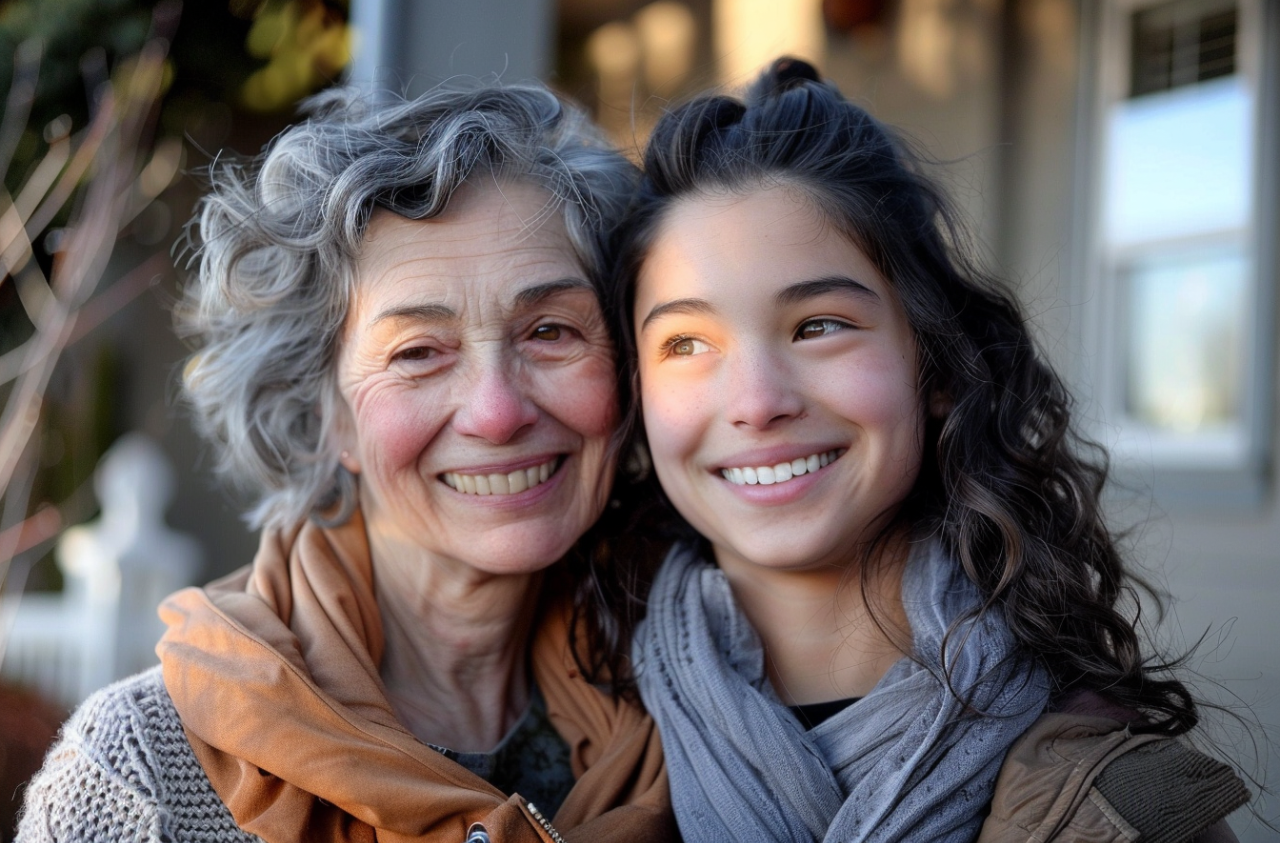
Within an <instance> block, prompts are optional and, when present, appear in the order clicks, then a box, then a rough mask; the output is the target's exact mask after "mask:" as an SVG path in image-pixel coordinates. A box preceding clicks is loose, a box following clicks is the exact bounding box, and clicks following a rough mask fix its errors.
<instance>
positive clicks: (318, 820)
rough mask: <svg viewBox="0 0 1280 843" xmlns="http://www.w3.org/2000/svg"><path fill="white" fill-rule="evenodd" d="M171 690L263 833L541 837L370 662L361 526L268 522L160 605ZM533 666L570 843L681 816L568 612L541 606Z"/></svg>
mask: <svg viewBox="0 0 1280 843" xmlns="http://www.w3.org/2000/svg"><path fill="white" fill-rule="evenodd" d="M160 614H161V617H162V618H163V619H164V621H165V622H166V624H168V627H169V629H168V631H167V632H166V633H165V636H164V638H163V639H162V640H161V642H160V644H159V645H158V646H157V648H156V649H157V652H158V653H159V655H160V659H161V663H162V665H163V673H164V681H165V687H166V688H167V689H168V691H169V695H170V696H171V697H172V698H173V702H174V705H175V706H176V708H177V710H178V714H179V715H180V716H181V718H182V722H183V727H184V729H185V730H186V733H187V737H188V739H189V740H190V742H191V746H192V749H193V750H194V751H195V754H196V757H197V758H198V759H199V760H200V763H201V766H203V767H204V769H205V772H206V773H207V774H208V776H209V780H210V782H211V783H212V785H213V787H214V790H215V791H216V792H217V793H218V796H219V797H220V798H221V799H222V801H223V802H224V803H226V805H227V807H228V809H229V810H230V811H231V814H232V816H233V817H234V818H235V820H236V822H237V823H238V824H239V825H240V826H241V827H242V828H244V829H245V830H246V831H249V832H251V833H253V834H257V835H258V836H260V837H262V838H263V839H265V840H267V841H269V843H296V841H302V840H306V841H332V842H333V843H339V841H341V843H348V841H374V840H377V841H389V842H390V843H402V842H403V843H408V841H431V842H432V843H434V841H449V843H456V841H462V840H464V839H465V838H466V832H467V829H468V828H469V826H470V825H471V824H472V823H473V822H481V823H484V825H485V826H486V827H487V829H488V831H489V834H490V836H491V839H493V840H494V841H495V843H498V841H503V843H507V841H520V843H525V842H526V841H527V842H528V843H534V841H542V840H545V839H548V838H546V837H545V835H544V833H543V832H541V830H540V829H539V828H538V827H537V824H536V822H535V821H534V819H533V818H532V817H531V816H530V815H529V813H528V812H527V811H526V810H525V808H524V805H525V803H524V802H523V801H522V800H520V799H518V798H516V797H515V796H514V795H513V796H512V797H511V798H508V797H507V796H506V795H505V794H503V793H502V792H501V791H499V790H498V789H497V788H495V787H493V786H492V785H490V784H489V783H488V782H485V781H484V780H483V779H481V778H479V777H477V776H475V775H473V774H472V773H470V772H468V771H467V770H466V769H464V768H463V767H461V766H459V765H458V764H456V763H454V762H453V761H450V760H449V759H447V758H445V757H444V756H443V755H441V754H440V753H439V752H437V751H435V750H433V749H431V748H430V747H428V746H426V745H425V744H423V743H421V742H420V741H418V739H417V738H415V737H414V736H413V735H412V734H411V733H410V732H409V731H408V730H407V729H405V728H404V727H403V726H402V725H400V723H399V722H398V721H397V719H396V717H395V714H394V713H393V711H392V708H391V705H390V703H389V702H388V701H387V698H386V694H385V691H384V688H383V685H382V681H381V678H380V677H379V675H378V665H379V663H380V661H381V658H382V653H383V648H384V644H385V642H384V639H383V631H382V622H381V618H380V615H379V612H378V606H377V600H376V598H375V596H374V590H373V568H372V561H371V557H370V553H369V546H368V539H367V536H366V534H365V528H364V522H363V519H362V518H361V517H360V514H359V513H358V512H357V513H356V514H355V516H353V518H352V519H351V520H350V521H349V522H348V523H347V524H345V525H343V526H341V527H338V528H334V529H326V528H322V527H319V526H317V525H315V524H313V523H307V524H304V525H303V526H301V527H299V528H296V529H294V530H293V531H290V532H278V531H268V532H266V533H264V535H263V537H262V541H261V544H260V546H259V549H258V554H257V556H256V557H255V558H254V562H253V565H252V566H251V567H250V568H247V569H242V570H241V571H238V572H236V573H235V574H232V575H231V576H229V577H226V578H224V579H222V580H219V581H217V582H214V583H212V584H210V585H209V586H207V587H206V588H204V589H196V588H189V589H185V590H183V591H180V592H178V593H177V594H175V595H173V596H171V597H170V598H168V599H167V600H166V601H165V602H164V604H163V605H162V606H161V609H160ZM531 664H532V669H533V675H534V681H536V682H537V684H538V687H539V689H540V690H541V692H542V694H543V697H544V698H545V700H546V703H547V713H548V715H549V717H550V718H551V721H552V723H553V724H554V725H555V727H556V729H557V731H559V732H560V734H561V736H562V737H564V739H565V740H566V742H567V743H568V744H569V748H570V760H571V764H572V766H573V773H574V776H575V778H576V779H577V783H576V784H575V785H574V787H573V789H572V790H571V791H570V793H569V795H568V797H567V798H566V799H565V802H564V804H563V805H562V806H561V808H560V810H559V811H558V812H557V814H556V816H555V818H554V819H553V820H552V822H553V824H554V825H555V826H556V827H557V830H559V831H560V832H561V833H562V834H564V836H565V838H566V839H568V840H570V841H575V840H594V841H650V840H652V841H659V840H667V839H669V837H670V835H671V833H672V831H673V829H672V823H671V818H670V804H669V800H668V796H667V784H666V775H665V772H664V770H663V763H662V754H661V748H660V744H659V740H658V736H657V733H656V731H655V729H654V726H653V722H652V720H650V719H649V717H648V716H647V715H645V714H644V713H643V712H642V711H640V710H639V709H638V708H637V707H636V706H633V705H630V704H628V703H626V702H623V701H619V700H615V699H613V698H612V697H611V696H610V695H608V694H607V693H604V692H601V691H600V690H598V689H596V688H595V687H593V686H592V685H590V684H589V683H588V682H586V681H585V680H584V679H583V678H582V677H581V676H580V675H579V673H578V671H577V669H576V666H575V665H574V661H573V657H572V654H571V652H570V650H569V641H568V610H567V608H566V607H564V606H559V607H557V608H555V609H553V610H550V611H548V612H546V613H545V615H544V616H543V617H542V618H540V620H539V625H538V627H537V629H536V631H535V632H534V640H533V643H532V646H531Z"/></svg>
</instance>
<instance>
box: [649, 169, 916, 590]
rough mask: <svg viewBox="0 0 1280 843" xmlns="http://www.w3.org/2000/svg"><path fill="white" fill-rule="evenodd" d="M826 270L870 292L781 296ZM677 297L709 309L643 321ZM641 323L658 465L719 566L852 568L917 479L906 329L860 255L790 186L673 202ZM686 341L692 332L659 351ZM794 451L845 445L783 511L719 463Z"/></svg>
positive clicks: (888, 289) (741, 569)
mask: <svg viewBox="0 0 1280 843" xmlns="http://www.w3.org/2000/svg"><path fill="white" fill-rule="evenodd" d="M837 276H838V277H842V278H843V277H847V278H851V279H853V280H855V281H857V282H858V283H859V284H861V285H863V286H864V287H865V288H867V289H868V290H869V291H870V294H867V295H862V294H859V295H854V294H851V293H849V292H847V291H843V290H833V291H828V292H824V293H822V294H820V295H814V296H807V297H803V298H801V299H800V300H798V301H791V302H789V303H780V302H779V300H778V299H777V295H778V293H779V292H780V291H783V290H784V289H785V288H788V287H791V286H794V285H796V284H798V283H801V282H806V281H811V280H814V279H824V278H830V277H837ZM680 299H699V300H701V301H702V302H704V303H705V304H706V305H707V306H708V307H706V308H703V309H702V311H697V312H693V311H682V312H668V313H666V314H664V315H661V316H658V317H657V318H655V319H653V320H651V321H650V322H649V324H648V325H647V326H646V325H644V324H643V323H644V320H645V318H646V316H647V315H648V314H650V312H651V311H652V310H653V309H654V308H655V307H658V306H660V305H662V304H663V303H664V302H671V301H675V300H680ZM634 320H635V326H636V331H637V336H638V344H639V364H640V382H641V401H642V406H643V416H644V423H645V429H646V431H647V434H648V439H649V445H650V449H651V452H652V456H653V463H654V468H655V470H656V472H657V474H658V477H659V479H660V480H661V482H662V486H663V489H664V490H665V491H666V493H667V494H668V495H669V496H670V498H671V500H672V502H673V503H674V505H675V506H676V508H677V509H678V510H679V511H680V512H681V513H682V514H683V515H684V516H685V517H686V518H687V519H688V520H689V522H690V523H691V524H692V525H693V526H694V527H696V528H697V529H698V530H699V531H700V532H701V533H702V534H703V535H705V536H706V537H707V538H708V539H710V541H711V543H712V545H713V546H714V549H715V553H716V558H717V561H718V562H719V564H720V566H721V568H723V569H725V570H726V573H729V574H730V576H731V578H737V579H741V578H745V577H751V576H754V577H757V578H758V577H760V576H761V575H762V574H763V573H765V571H766V570H773V571H804V570H809V571H813V570H823V569H826V570H830V569H835V570H839V571H844V570H847V569H848V566H849V565H850V564H851V562H853V561H854V560H855V559H856V557H857V554H858V552H859V550H860V545H861V544H862V543H863V542H865V541H866V540H868V539H869V538H870V537H871V535H872V534H873V532H874V530H875V529H876V528H877V527H878V526H879V525H880V524H881V523H883V522H882V520H881V519H882V518H883V517H884V516H885V515H886V514H887V513H891V512H892V511H894V509H895V508H896V507H897V506H898V505H899V504H900V503H901V501H902V500H903V498H904V497H905V496H906V494H907V493H908V491H909V490H910V488H911V486H912V484H913V483H914V481H915V478H916V476H917V474H918V473H919V470H920V463H921V458H922V452H921V448H922V446H921V442H922V439H923V432H924V408H923V405H922V401H921V397H920V395H919V389H918V372H917V369H918V367H917V362H916V359H917V354H916V346H915V340H914V337H913V335H912V332H911V329H910V326H909V324H908V323H907V319H906V314H905V312H904V311H903V309H902V305H901V303H900V302H899V301H898V298H897V295H896V293H895V292H894V291H893V288H892V286H891V285H890V284H889V282H888V281H887V280H886V279H885V278H884V277H883V276H881V274H880V273H879V272H878V271H877V270H876V268H875V267H874V265H873V264H872V263H871V262H870V261H869V260H868V258H867V257H866V255H864V254H863V253H862V251H861V250H860V249H859V248H858V247H857V246H856V245H854V244H853V243H852V242H851V241H850V240H849V239H848V238H847V237H845V236H843V235H842V234H841V233H839V232H837V231H835V230H833V229H832V228H831V227H830V226H828V225H827V224H826V223H825V222H824V221H823V220H822V219H821V217H820V216H819V215H818V214H817V213H816V211H815V210H814V208H813V207H812V206H811V205H810V204H808V202H807V201H806V200H804V199H803V198H802V197H801V195H800V194H798V193H797V192H795V191H794V190H793V189H791V188H787V187H771V188H767V189H761V190H756V191H752V192H749V193H746V194H737V193H735V194H717V195H700V196H694V197H690V198H686V199H682V200H680V201H678V202H676V203H675V204H674V205H673V206H672V207H671V209H670V210H669V211H668V212H667V215H666V217H665V219H664V220H663V222H662V225H661V227H660V229H659V231H658V234H657V236H656V238H655V241H654V244H653V246H652V248H651V249H650V251H649V253H648V254H647V256H646V258H645V261H644V264H643V266H642V268H641V271H640V274H639V278H638V285H637V294H636V307H635V313H634ZM805 326H808V327H805ZM802 329H803V330H806V331H809V333H810V334H813V336H809V335H808V334H806V335H805V336H803V337H798V335H797V332H798V331H800V330H802ZM679 337H688V338H689V340H688V341H687V342H686V344H685V345H680V346H670V347H668V348H667V349H666V350H665V351H664V349H663V345H664V343H667V342H669V341H670V340H671V339H672V338H679ZM673 352H675V353H673ZM793 445H794V446H795V447H797V448H799V449H801V451H803V450H805V449H806V448H808V447H810V446H812V448H813V451H817V450H825V449H833V448H842V449H845V450H846V452H845V454H844V455H843V456H842V457H841V458H840V459H838V460H837V461H835V462H834V463H832V464H831V465H830V466H828V467H827V468H825V469H823V470H822V471H821V472H820V473H819V474H817V475H814V476H813V477H810V478H807V479H806V482H807V483H809V485H808V486H806V487H804V488H805V490H806V491H805V493H804V494H803V496H801V497H799V498H798V499H796V500H792V501H788V502H784V503H782V504H780V505H779V504H773V505H761V504H760V503H759V502H755V501H752V500H751V499H750V498H749V497H747V496H745V495H744V494H742V490H741V488H740V487H739V488H735V487H734V486H732V485H731V484H729V483H728V482H727V481H726V480H724V479H723V477H722V476H721V474H720V471H719V469H720V468H722V467H724V466H726V465H728V466H733V465H737V466H742V465H743V464H744V463H742V462H737V461H735V458H736V457H737V456H740V455H743V454H748V453H751V452H757V453H759V452H764V451H766V450H768V449H771V448H772V449H775V450H778V449H785V448H787V447H790V446H793ZM813 451H810V452H813ZM778 452H781V451H780V450H778ZM800 455H803V454H796V456H800ZM748 464H753V465H758V464H759V463H748ZM802 479H803V478H802ZM797 482H798V481H797ZM753 488H759V487H753ZM779 488H780V487H779ZM797 488H801V487H799V486H798V487H797ZM752 571H754V573H752ZM771 581H776V580H771Z"/></svg>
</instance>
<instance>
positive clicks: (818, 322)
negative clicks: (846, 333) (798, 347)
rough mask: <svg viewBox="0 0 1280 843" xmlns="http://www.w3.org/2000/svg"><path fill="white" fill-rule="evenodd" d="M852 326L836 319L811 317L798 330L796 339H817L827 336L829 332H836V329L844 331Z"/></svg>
mask: <svg viewBox="0 0 1280 843" xmlns="http://www.w3.org/2000/svg"><path fill="white" fill-rule="evenodd" d="M849 327H851V326H849V325H846V324H845V323H843V322H838V321H836V320H835V319H810V320H809V321H808V322H805V323H804V324H802V325H801V326H800V327H799V329H797V330H796V335H795V339H796V340H815V339H817V338H818V337H825V336H826V335H827V334H834V333H835V332H836V331H843V330H845V329H846V328H849Z"/></svg>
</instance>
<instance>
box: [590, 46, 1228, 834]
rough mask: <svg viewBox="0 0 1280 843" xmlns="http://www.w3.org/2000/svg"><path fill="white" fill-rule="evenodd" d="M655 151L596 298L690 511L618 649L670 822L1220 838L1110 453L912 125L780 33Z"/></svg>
mask: <svg viewBox="0 0 1280 843" xmlns="http://www.w3.org/2000/svg"><path fill="white" fill-rule="evenodd" d="M645 168H646V174H645V178H644V181H643V184H642V186H641V189H640V193H639V198H638V200H637V201H636V202H635V203H633V211H632V214H631V217H630V220H629V223H628V226H627V227H626V230H627V232H628V233H627V234H626V236H625V238H624V243H623V255H624V262H623V270H622V271H623V275H624V278H623V280H622V283H620V285H619V291H618V292H619V296H618V301H617V302H615V315H616V317H617V323H618V324H617V328H618V332H619V335H620V337H621V339H622V343H623V346H624V351H625V352H626V353H627V356H628V358H629V359H630V361H631V364H632V365H633V367H634V369H633V371H632V373H631V374H632V383H633V386H634V387H635V388H636V389H638V395H639V407H640V419H639V420H638V421H639V422H640V426H639V427H638V432H639V435H640V436H641V437H642V438H643V439H644V440H645V441H646V442H647V446H648V450H649V453H650V454H651V457H652V463H653V467H654V470H655V473H656V476H657V478H658V480H659V481H660V483H661V486H662V489H663V491H664V492H665V495H666V498H667V500H669V502H670V504H671V505H672V506H673V507H674V510H675V512H677V513H678V515H675V514H674V513H672V515H671V519H670V520H671V521H672V522H674V523H675V524H676V526H677V527H678V526H679V525H681V524H682V525H683V526H684V527H685V533H686V535H685V537H684V538H683V539H682V540H679V541H677V542H676V544H675V546H674V547H673V548H672V549H671V551H670V553H669V555H668V556H667V558H666V561H665V563H664V564H663V567H662V569H661V571H660V573H659V575H658V577H657V579H656V582H655V583H654V586H653V589H652V592H651V594H650V598H649V616H648V619H647V620H646V622H645V623H644V625H643V626H642V628H641V630H640V632H639V633H638V637H637V639H636V641H635V645H634V648H633V653H634V656H635V658H636V661H637V669H638V672H639V681H640V688H641V693H642V695H643V697H644V701H645V703H646V705H647V706H648V707H649V709H650V711H651V712H652V713H653V715H654V717H655V718H656V719H657V721H658V724H659V726H660V729H661V732H662V741H663V746H664V750H665V752H666V756H667V764H668V771H669V774H670V777H671V789H672V797H673V800H674V803H675V806H676V811H677V818H678V820H679V823H680V826H681V831H682V833H683V835H684V837H685V839H688V840H696V841H699V843H703V842H704V841H714V840H736V841H754V840H759V841H779V840H784V841H790V840H805V841H808V840H831V841H836V840H839V841H851V840H895V841H900V840H911V841H916V840H922V841H923V840H927V841H935V840H955V841H961V840H963V841H968V840H973V839H975V838H977V839H981V840H1005V839H1010V840H1013V839H1018V840H1026V839H1028V838H1031V839H1036V840H1051V839H1061V840H1070V839H1089V840H1094V839H1126V840H1129V839H1133V838H1134V835H1135V834H1140V835H1141V837H1140V839H1141V840H1144V841H1146V840H1159V841H1189V840H1193V839H1196V838H1197V837H1200V836H1202V835H1203V834H1205V833H1206V831H1207V830H1210V829H1211V828H1212V831H1209V832H1208V833H1210V834H1211V835H1225V836H1224V837H1219V838H1217V839H1231V835H1230V831H1229V829H1227V827H1226V826H1225V824H1223V823H1220V822H1219V821H1220V820H1221V819H1222V818H1223V817H1224V816H1225V815H1226V814H1227V813H1228V812H1229V811H1231V810H1233V809H1234V808H1236V807H1238V806H1239V805H1240V804H1241V803H1242V802H1243V801H1245V800H1246V799H1247V798H1248V794H1247V791H1246V790H1245V789H1244V787H1243V785H1242V784H1241V782H1240V781H1239V779H1238V778H1237V777H1236V776H1235V774H1234V773H1233V772H1232V771H1231V770H1230V769H1229V768H1228V767H1227V766H1225V765H1221V764H1218V763H1217V762H1214V761H1212V760H1211V759H1209V758H1207V757H1206V756H1203V755H1200V754H1199V753H1196V752H1194V751H1192V750H1190V749H1188V748H1186V747H1184V745H1183V744H1182V743H1181V742H1176V741H1172V740H1168V738H1169V737H1171V736H1176V735H1181V734H1183V733H1186V732H1188V731H1189V730H1191V729H1192V728H1193V727H1194V726H1195V724H1196V719H1197V716H1196V709H1195V706H1194V703H1193V701H1192V699H1191V698H1190V696H1189V695H1188V693H1187V690H1186V688H1185V687H1184V686H1183V685H1182V684H1180V683H1179V682H1178V681H1176V680H1175V679H1173V678H1171V677H1169V676H1167V675H1164V674H1162V673H1160V672H1158V671H1156V670H1155V669H1153V668H1152V667H1151V666H1150V664H1149V662H1148V661H1146V660H1144V656H1143V655H1142V653H1141V650H1140V642H1139V637H1138V634H1137V631H1136V622H1135V620H1134V618H1133V614H1134V613H1133V612H1132V611H1131V610H1132V609H1133V608H1134V607H1133V606H1132V605H1131V604H1129V603H1128V602H1127V596H1128V595H1129V594H1131V593H1132V592H1131V587H1132V585H1133V583H1132V578H1131V576H1130V574H1129V573H1128V572H1127V570H1126V568H1125V565H1124V563H1123V561H1122V559H1121V557H1120V555H1119V553H1118V552H1117V548H1116V544H1115V541H1114V539H1113V537H1112V534H1111V533H1110V532H1109V531H1108V529H1107V527H1106V525H1105V523H1104V519H1103V514H1102V511H1101V505H1100V501H1099V495H1100V492H1101V489H1102V485H1103V481H1104V477H1105V469H1104V468H1102V467H1100V466H1099V464H1098V463H1095V462H1092V461H1090V459H1089V449H1088V448H1087V447H1082V443H1081V442H1080V441H1079V440H1078V439H1077V438H1076V437H1075V436H1074V435H1073V433H1072V428H1071V424H1070V399H1069V397H1068V395H1067V393H1066V391H1065V389H1064V387H1063V384H1062V382H1061V381H1060V380H1059V378H1058V377H1057V376H1056V375H1055V374H1054V372H1053V371H1052V370H1051V369H1050V368H1049V367H1048V366H1047V364H1046V363H1045V362H1044V361H1043V360H1042V358H1041V357H1040V356H1039V355H1038V353H1037V351H1036V349H1035V348H1034V345H1033V343H1032V340H1031V338H1030V335H1029V334H1028V331H1027V328H1026V326H1025V322H1024V319H1023V317H1022V315H1021V313H1020V312H1019V310H1018V308H1017V306H1016V305H1015V304H1014V303H1013V300H1012V298H1011V297H1010V296H1009V295H1007V294H1006V293H1004V292H1002V291H1001V290H1000V288H999V287H998V285H997V284H995V283H994V282H993V281H991V280H990V279H988V278H986V277H985V276H983V275H981V274H980V273H978V272H977V271H975V270H974V269H973V268H971V267H970V266H969V265H968V264H967V263H965V262H964V261H963V260H962V258H961V256H960V255H959V254H958V252H957V250H956V248H955V244H957V243H959V242H961V241H960V238H959V237H958V235H957V233H956V230H955V228H954V227H953V226H952V225H951V223H950V219H951V218H950V217H949V216H948V212H947V209H946V205H945V203H944V201H943V198H942V196H941V195H940V193H939V191H938V190H937V189H936V188H935V187H934V186H933V185H932V184H931V183H930V182H929V181H928V180H927V179H926V178H925V177H924V176H923V175H922V174H921V172H920V169H921V168H920V167H919V165H918V163H917V162H916V159H914V158H913V157H912V156H911V154H910V152H909V151H908V150H907V148H906V147H905V146H904V145H903V144H902V143H901V142H900V141H899V140H898V139H897V138H896V137H895V136H894V135H893V134H892V133H891V132H890V131H888V130H887V129H885V128H884V127H883V126H881V125H880V124H878V123H877V122H876V121H875V120H873V119H872V118H871V117H869V116H868V115H867V114H866V112H864V111H863V110H861V109H860V108H858V107H856V106H854V105H852V104H850V103H848V102H847V101H845V100H844V99H843V98H842V97H841V96H840V94H839V93H838V92H837V91H836V90H835V89H834V88H833V87H832V86H830V85H829V84H826V83H823V82H821V81H819V80H818V78H817V76H816V74H815V72H814V71H813V69H812V68H811V67H809V66H808V65H806V64H804V63H802V62H798V61H793V60H786V59H783V60H780V61H779V62H777V63H775V65H774V66H773V67H772V68H771V69H770V70H769V71H768V72H766V73H765V74H764V76H763V77H762V78H761V79H760V80H759V81H758V82H757V84H756V85H755V86H754V87H753V88H752V90H751V91H750V92H749V94H748V96H747V98H746V101H745V102H742V101H739V100H736V99H732V98H729V97H725V96H704V97H702V98H700V99H697V100H695V101H693V102H691V103H689V104H687V105H685V106H683V107H682V108H680V109H678V110H676V111H674V112H672V113H671V114H669V115H667V116H666V117H665V118H664V119H663V120H662V121H661V122H660V123H659V125H658V127H657V129H656V130H655V132H654V135H653V138H652V140H651V142H650V145H649V148H648V151H647V155H646V160H645ZM637 378H638V381H637V380H636V379H637ZM681 516H682V518H681ZM689 528H692V529H689ZM997 778H999V781H998V782H997ZM1211 839H1213V838H1211Z"/></svg>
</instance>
